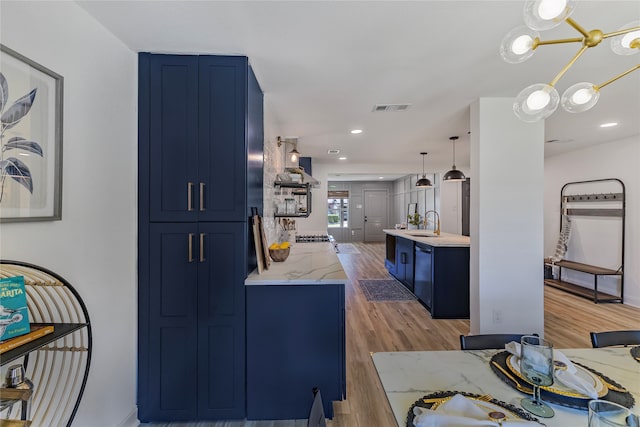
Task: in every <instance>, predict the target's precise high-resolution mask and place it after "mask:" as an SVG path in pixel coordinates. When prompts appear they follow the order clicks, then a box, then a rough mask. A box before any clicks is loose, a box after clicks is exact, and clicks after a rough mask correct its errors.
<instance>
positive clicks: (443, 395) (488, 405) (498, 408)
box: [407, 391, 544, 427]
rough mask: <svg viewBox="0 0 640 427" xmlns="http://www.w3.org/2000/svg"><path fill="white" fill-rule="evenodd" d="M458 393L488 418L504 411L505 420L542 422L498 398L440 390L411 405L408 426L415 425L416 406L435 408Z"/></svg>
mask: <svg viewBox="0 0 640 427" xmlns="http://www.w3.org/2000/svg"><path fill="white" fill-rule="evenodd" d="M456 394H461V395H463V396H464V397H466V398H467V399H472V400H473V401H474V403H475V404H476V406H478V407H479V408H480V409H482V410H483V411H485V412H486V413H487V419H489V413H491V412H502V413H504V414H505V415H506V417H507V418H506V420H505V421H508V420H525V421H535V422H537V423H540V421H539V420H538V419H537V418H535V417H533V416H532V415H530V414H529V413H528V412H526V411H524V410H523V409H521V408H519V407H517V406H514V405H511V404H509V403H506V402H502V401H500V400H497V399H491V400H489V401H485V400H480V397H481V395H479V394H474V393H467V392H464V391H439V392H436V393H431V394H428V395H426V396H423V397H422V398H421V399H420V400H417V401H416V402H414V403H413V405H411V407H410V408H409V413H408V414H407V427H414V426H413V419H414V417H415V415H414V414H413V408H414V407H416V406H419V407H421V408H427V409H434V410H435V409H436V408H438V407H439V406H441V405H442V404H444V403H445V402H447V401H449V400H450V399H451V398H452V397H453V396H455V395H456ZM540 425H541V426H544V424H540Z"/></svg>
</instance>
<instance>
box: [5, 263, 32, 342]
mask: <svg viewBox="0 0 640 427" xmlns="http://www.w3.org/2000/svg"><path fill="white" fill-rule="evenodd" d="M29 331H30V326H29V312H28V310H27V292H26V290H25V287H24V277H23V276H16V277H7V278H3V279H0V341H4V340H7V339H10V338H13V337H17V336H20V335H24V334H28V333H29Z"/></svg>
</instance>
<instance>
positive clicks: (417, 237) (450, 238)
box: [382, 229, 471, 247]
mask: <svg viewBox="0 0 640 427" xmlns="http://www.w3.org/2000/svg"><path fill="white" fill-rule="evenodd" d="M382 231H384V232H385V233H387V234H389V235H391V236H397V237H403V238H405V239H409V240H413V241H415V242H418V243H426V244H427V245H429V246H435V247H437V246H443V247H444V246H449V247H469V246H471V239H470V238H469V236H462V235H460V234H451V233H440V235H439V236H436V235H435V234H434V233H433V231H431V230H396V229H388V230H382Z"/></svg>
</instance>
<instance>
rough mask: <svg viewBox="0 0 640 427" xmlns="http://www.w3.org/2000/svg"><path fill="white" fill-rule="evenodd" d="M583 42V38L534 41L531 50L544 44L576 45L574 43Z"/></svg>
mask: <svg viewBox="0 0 640 427" xmlns="http://www.w3.org/2000/svg"><path fill="white" fill-rule="evenodd" d="M583 40H584V37H574V38H571V39H556V40H540V39H536V40H534V41H533V46H532V49H535V48H536V47H538V46H542V45H545V44H560V43H576V42H582V41H583Z"/></svg>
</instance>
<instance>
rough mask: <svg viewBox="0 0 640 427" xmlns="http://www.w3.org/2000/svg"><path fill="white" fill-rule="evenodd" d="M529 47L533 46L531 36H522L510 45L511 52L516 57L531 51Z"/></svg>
mask: <svg viewBox="0 0 640 427" xmlns="http://www.w3.org/2000/svg"><path fill="white" fill-rule="evenodd" d="M531 46H533V39H532V38H531V36H529V35H527V34H524V35H521V36H520V37H518V38H516V39H515V40H514V41H513V43H511V51H512V52H513V53H515V54H516V55H522V54H523V53H526V52H527V51H528V50H529V49H531Z"/></svg>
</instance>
